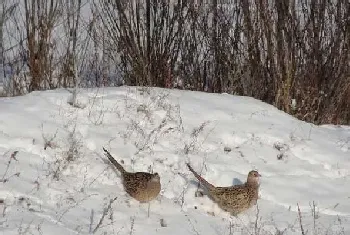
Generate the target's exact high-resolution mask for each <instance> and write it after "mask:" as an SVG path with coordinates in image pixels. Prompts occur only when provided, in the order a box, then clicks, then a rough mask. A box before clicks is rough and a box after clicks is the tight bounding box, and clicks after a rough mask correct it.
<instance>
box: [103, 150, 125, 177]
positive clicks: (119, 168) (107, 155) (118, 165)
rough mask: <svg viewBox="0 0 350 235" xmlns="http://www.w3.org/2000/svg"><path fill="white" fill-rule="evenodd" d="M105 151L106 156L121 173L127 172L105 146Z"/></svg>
mask: <svg viewBox="0 0 350 235" xmlns="http://www.w3.org/2000/svg"><path fill="white" fill-rule="evenodd" d="M103 151H105V155H106V157H107V158H108V159H109V161H110V162H111V163H112V164H113V165H114V166H115V167H116V168H117V169H118V170H119V171H120V173H122V174H123V173H125V172H126V171H125V169H124V168H123V167H122V165H120V164H119V163H118V162H117V160H115V159H114V158H113V157H112V155H111V154H110V153H109V152H108V151H107V150H106V149H105V148H103Z"/></svg>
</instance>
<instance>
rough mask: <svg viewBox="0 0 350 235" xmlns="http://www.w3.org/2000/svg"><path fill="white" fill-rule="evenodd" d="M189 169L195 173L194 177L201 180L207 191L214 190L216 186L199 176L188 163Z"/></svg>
mask: <svg viewBox="0 0 350 235" xmlns="http://www.w3.org/2000/svg"><path fill="white" fill-rule="evenodd" d="M186 165H187V167H188V169H189V170H190V171H191V172H192V173H193V175H194V176H195V177H196V178H197V179H198V180H199V182H200V183H201V184H202V185H203V186H204V187H205V188H206V189H207V190H212V189H214V188H215V186H214V185H212V184H211V183H209V182H208V181H206V180H205V179H203V178H202V177H201V176H200V175H198V173H197V172H195V171H194V170H193V168H192V167H191V165H190V164H188V163H186Z"/></svg>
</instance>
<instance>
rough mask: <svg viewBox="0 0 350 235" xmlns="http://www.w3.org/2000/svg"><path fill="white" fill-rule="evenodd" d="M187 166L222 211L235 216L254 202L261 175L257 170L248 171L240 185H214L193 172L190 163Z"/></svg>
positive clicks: (256, 198)
mask: <svg viewBox="0 0 350 235" xmlns="http://www.w3.org/2000/svg"><path fill="white" fill-rule="evenodd" d="M187 167H188V169H189V170H190V171H191V172H192V173H193V174H194V176H195V177H196V178H197V179H198V181H199V182H200V184H201V185H202V186H203V187H204V188H205V189H206V190H207V191H208V195H209V197H210V198H211V199H212V200H213V201H214V202H216V203H217V204H218V206H219V207H220V208H221V209H223V210H224V211H227V212H229V213H231V214H232V215H234V216H236V215H238V214H239V213H241V212H243V211H245V210H247V209H248V208H250V207H252V206H253V205H255V204H256V202H257V200H258V197H259V195H258V193H259V185H260V184H259V177H261V175H260V174H259V173H258V172H257V171H250V172H249V174H248V177H247V182H245V183H244V184H242V185H235V186H231V187H215V186H214V185H212V184H210V183H209V182H208V181H206V180H205V179H203V178H202V177H201V176H200V175H199V174H198V173H197V172H195V171H194V170H193V168H192V167H191V165H190V164H187Z"/></svg>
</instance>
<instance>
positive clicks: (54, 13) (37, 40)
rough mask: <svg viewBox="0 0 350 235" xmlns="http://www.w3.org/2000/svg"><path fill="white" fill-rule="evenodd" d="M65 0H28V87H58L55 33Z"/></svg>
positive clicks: (26, 3)
mask: <svg viewBox="0 0 350 235" xmlns="http://www.w3.org/2000/svg"><path fill="white" fill-rule="evenodd" d="M62 4H63V3H62V1H61V0H60V1H54V0H50V1H49V2H47V1H43V0H31V1H29V0H25V1H24V7H25V29H26V42H27V49H28V55H27V56H28V67H29V71H30V78H31V79H30V84H29V87H28V91H29V92H30V91H35V90H43V89H52V88H55V87H56V86H55V79H54V76H53V75H54V74H53V72H54V71H55V69H54V66H55V63H54V59H55V58H54V55H53V51H54V50H53V48H54V47H55V45H54V43H53V41H52V33H53V30H54V27H55V24H56V23H57V22H58V19H59V18H60V15H61V14H62Z"/></svg>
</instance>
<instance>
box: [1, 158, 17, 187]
mask: <svg viewBox="0 0 350 235" xmlns="http://www.w3.org/2000/svg"><path fill="white" fill-rule="evenodd" d="M17 153H18V151H14V152H13V153H12V154H11V157H10V159H9V160H8V162H7V164H6V170H5V172H4V174H3V176H2V179H1V180H0V182H3V183H5V182H7V181H8V179H9V178H11V177H12V176H14V175H19V172H17V173H15V174H14V175H12V176H10V177H6V175H7V172H8V170H9V168H10V165H11V162H12V160H15V161H18V160H17V158H16V155H17Z"/></svg>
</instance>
